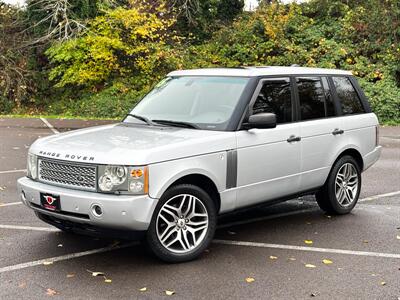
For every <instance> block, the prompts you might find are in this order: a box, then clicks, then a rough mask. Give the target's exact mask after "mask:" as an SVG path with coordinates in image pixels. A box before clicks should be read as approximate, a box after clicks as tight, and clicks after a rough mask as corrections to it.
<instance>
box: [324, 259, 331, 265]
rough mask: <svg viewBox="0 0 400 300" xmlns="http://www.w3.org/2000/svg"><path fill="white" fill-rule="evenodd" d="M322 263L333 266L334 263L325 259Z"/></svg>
mask: <svg viewBox="0 0 400 300" xmlns="http://www.w3.org/2000/svg"><path fill="white" fill-rule="evenodd" d="M322 262H323V263H324V264H325V265H331V264H333V261H331V260H329V259H323V260H322Z"/></svg>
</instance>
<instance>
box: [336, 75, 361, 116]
mask: <svg viewBox="0 0 400 300" xmlns="http://www.w3.org/2000/svg"><path fill="white" fill-rule="evenodd" d="M332 80H333V84H334V86H335V89H336V94H337V96H338V98H339V101H340V105H341V107H342V113H343V115H352V114H361V113H364V112H365V110H364V108H363V106H362V104H361V100H360V97H359V96H358V94H357V92H356V90H355V89H354V86H353V85H352V83H351V81H350V79H349V78H347V77H343V76H341V77H332Z"/></svg>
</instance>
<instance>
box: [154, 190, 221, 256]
mask: <svg viewBox="0 0 400 300" xmlns="http://www.w3.org/2000/svg"><path fill="white" fill-rule="evenodd" d="M216 224H217V216H216V209H215V205H214V202H213V201H212V199H211V198H210V196H209V195H208V194H207V193H206V192H205V191H204V190H202V189H201V188H199V187H197V186H195V185H190V184H181V185H177V186H174V187H172V188H171V189H169V190H167V191H166V192H165V193H164V195H163V196H162V197H161V199H160V201H159V202H158V204H157V206H156V209H155V211H154V214H153V218H152V220H151V223H150V227H149V230H148V232H147V242H148V245H149V247H150V249H151V250H152V252H153V253H154V254H155V255H156V256H157V257H159V258H160V259H162V260H164V261H167V262H183V261H189V260H192V259H195V258H196V257H198V256H199V255H200V254H201V253H202V252H203V251H204V250H205V249H206V247H207V246H208V245H209V244H210V242H211V240H212V238H213V236H214V232H215V228H216Z"/></svg>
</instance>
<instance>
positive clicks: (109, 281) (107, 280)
mask: <svg viewBox="0 0 400 300" xmlns="http://www.w3.org/2000/svg"><path fill="white" fill-rule="evenodd" d="M104 278H105V277H104ZM104 282H105V283H111V282H112V280H111V279H109V278H105V279H104Z"/></svg>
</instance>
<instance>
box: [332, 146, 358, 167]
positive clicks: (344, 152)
mask: <svg viewBox="0 0 400 300" xmlns="http://www.w3.org/2000/svg"><path fill="white" fill-rule="evenodd" d="M345 155H349V156H351V157H353V158H354V159H355V160H356V162H357V164H358V167H359V169H360V172H362V171H363V169H364V160H363V158H362V155H361V153H360V151H358V150H357V149H356V148H347V149H345V150H342V152H340V154H339V155H337V157H336V159H335V161H334V162H333V164H332V167H333V166H334V165H335V163H336V162H337V161H338V160H339V159H340V158H342V157H343V156H345Z"/></svg>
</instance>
